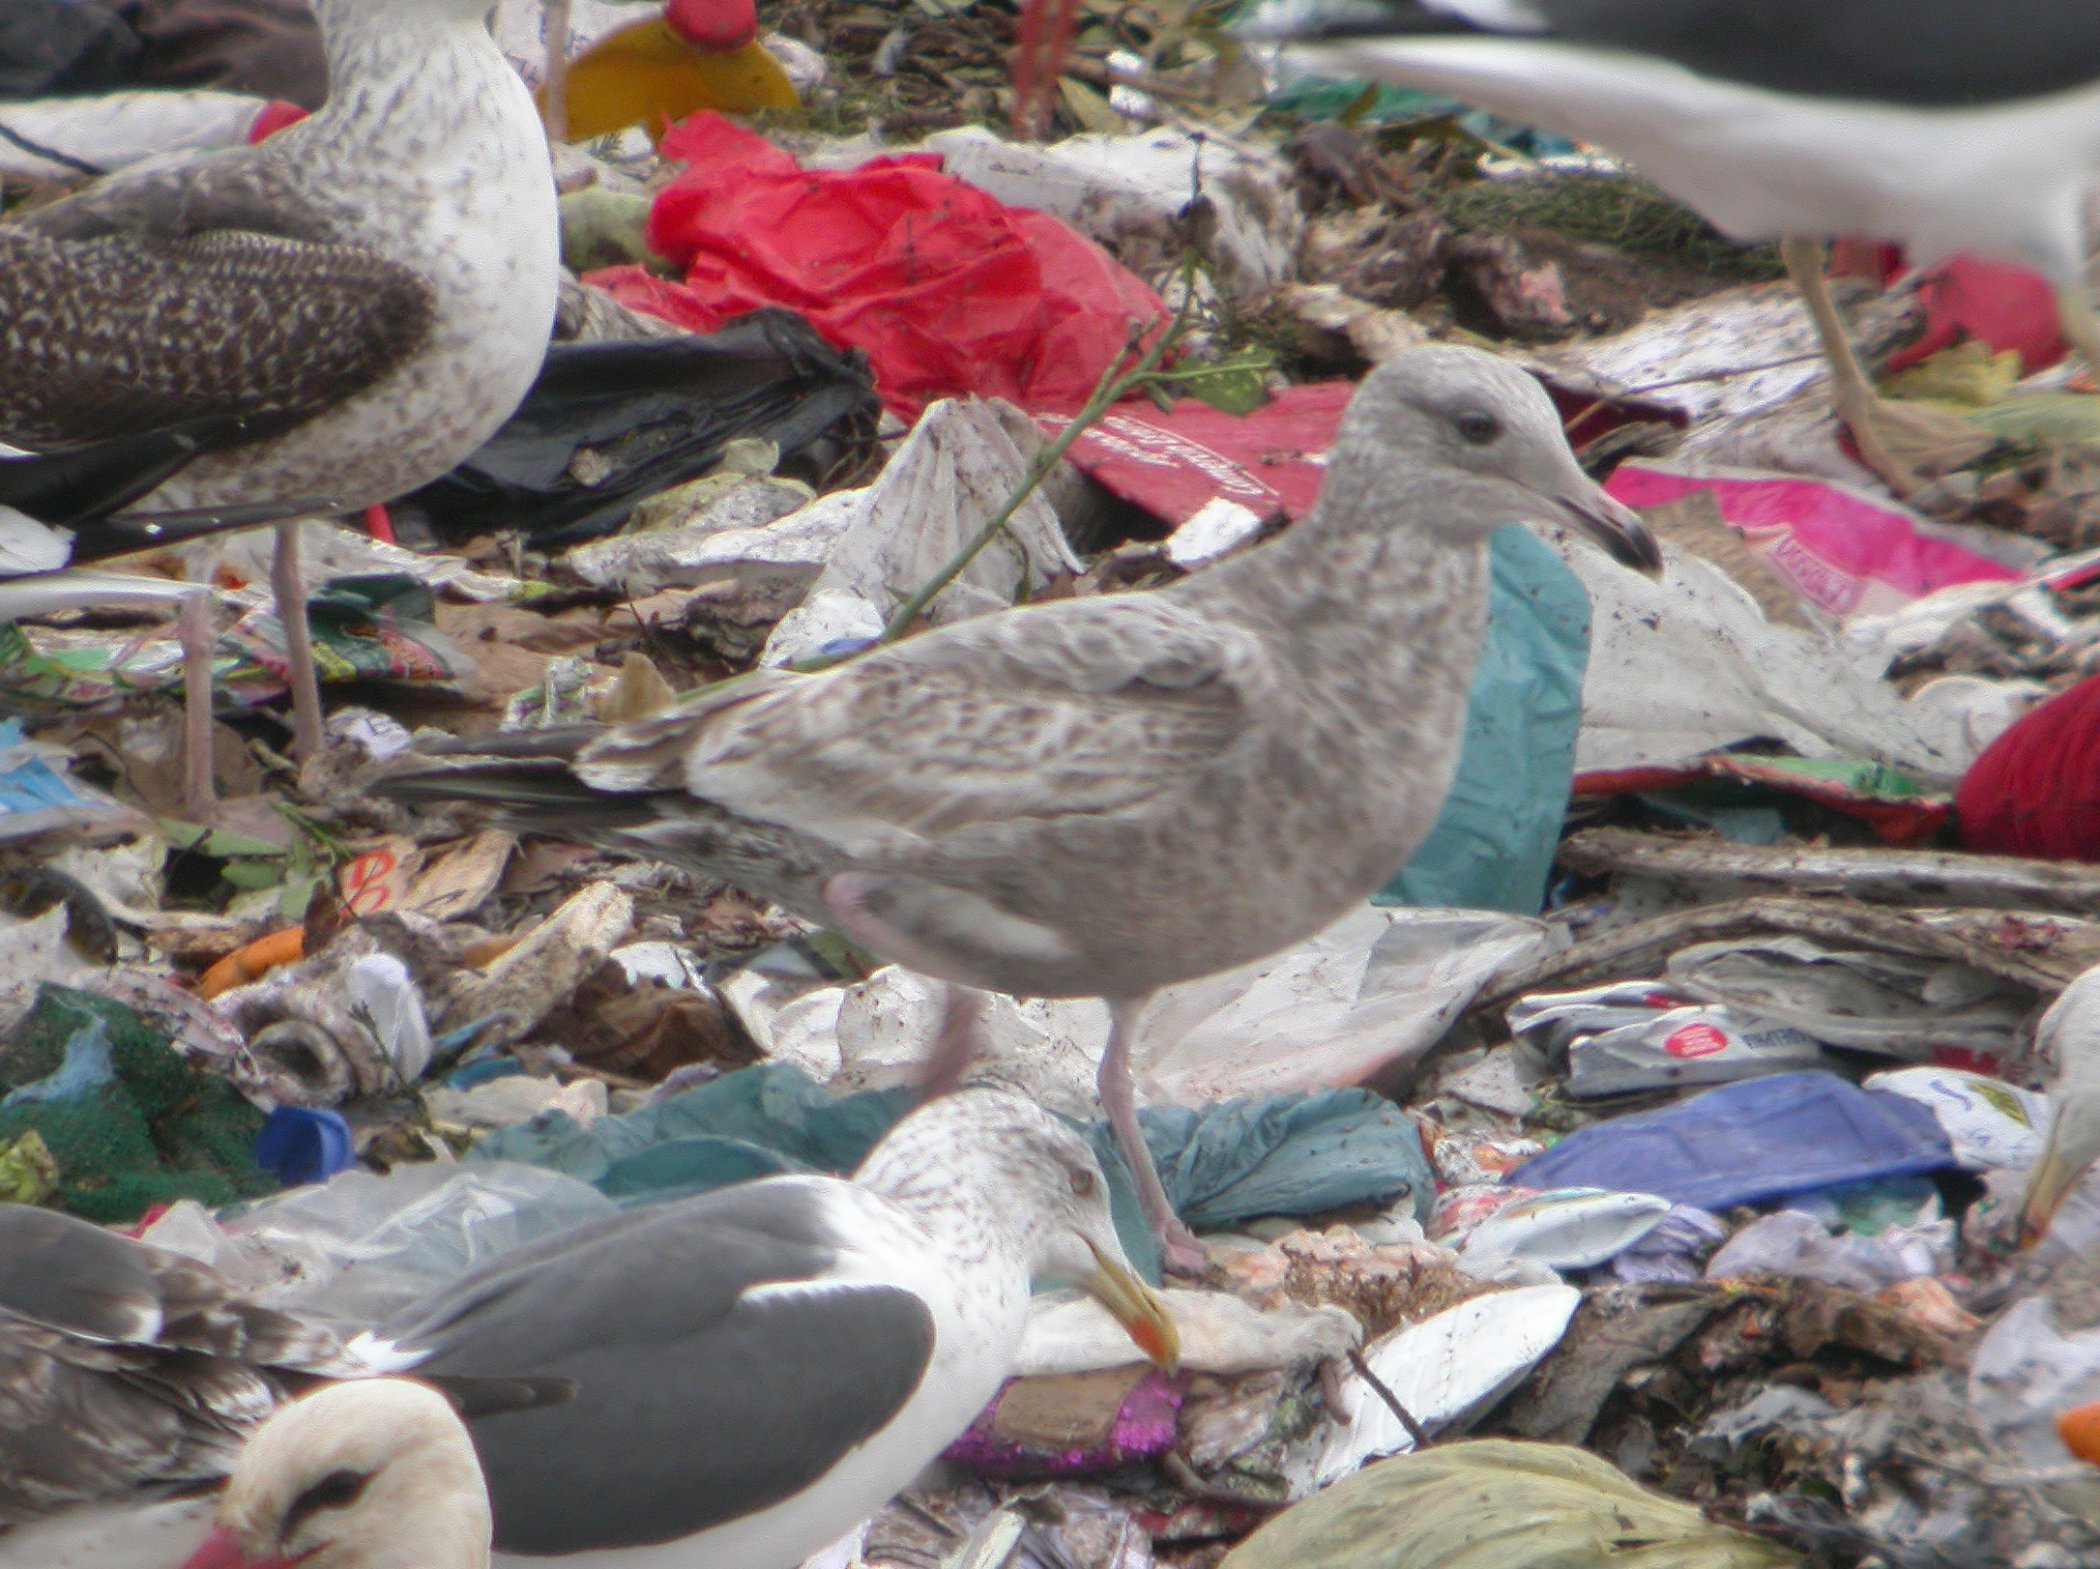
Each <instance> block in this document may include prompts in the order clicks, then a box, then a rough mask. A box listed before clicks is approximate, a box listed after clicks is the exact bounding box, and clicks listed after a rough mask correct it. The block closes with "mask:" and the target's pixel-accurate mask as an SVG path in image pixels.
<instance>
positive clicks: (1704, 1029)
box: [1663, 1024, 1728, 1057]
mask: <svg viewBox="0 0 2100 1569" xmlns="http://www.w3.org/2000/svg"><path fill="white" fill-rule="evenodd" d="M1663 1050H1664V1051H1666V1052H1668V1053H1669V1054H1670V1055H1671V1056H1672V1057H1711V1056H1712V1055H1713V1054H1714V1053H1715V1052H1717V1051H1726V1050H1728V1037H1727V1036H1726V1035H1724V1034H1722V1033H1721V1032H1720V1031H1719V1030H1717V1029H1715V1028H1714V1027H1713V1026H1712V1025H1711V1024H1687V1025H1686V1026H1685V1027H1684V1028H1683V1029H1681V1030H1672V1031H1671V1032H1670V1038H1669V1039H1668V1040H1666V1041H1664V1042H1663Z"/></svg>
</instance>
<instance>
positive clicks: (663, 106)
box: [538, 16, 802, 141]
mask: <svg viewBox="0 0 2100 1569" xmlns="http://www.w3.org/2000/svg"><path fill="white" fill-rule="evenodd" d="M538 97H539V101H540V108H541V109H542V111H544V110H545V109H546V106H547V104H546V89H545V88H542V89H541V90H540V92H539V94H538ZM801 102H802V100H801V99H799V98H797V97H796V96H795V88H794V84H793V83H791V82H789V81H788V79H787V73H786V72H785V71H783V70H781V68H780V62H779V61H778V60H775V59H774V58H773V57H772V56H771V55H770V54H768V53H766V48H765V45H763V44H761V43H759V42H758V41H757V40H756V39H753V40H752V41H751V42H750V43H748V44H745V45H744V46H743V47H742V48H741V49H732V50H730V51H729V52H728V53H726V54H703V53H702V52H701V51H700V50H698V49H695V48H694V47H693V46H692V45H691V44H689V43H687V42H686V41H685V40H684V39H682V38H680V37H679V36H678V35H677V34H676V33H674V32H672V31H671V29H670V27H669V25H668V24H667V23H666V22H665V21H664V19H663V18H662V17H660V16H655V17H650V18H648V19H646V20H644V21H640V22H631V23H629V24H628V25H627V26H625V27H622V28H619V29H617V30H616V31H614V32H610V33H607V34H606V35H605V36H604V37H603V38H601V39H599V40H598V41H597V42H596V43H595V44H592V45H591V47H590V48H588V49H586V50H585V51H584V52H583V53H582V54H580V55H578V56H577V57H576V58H575V59H574V60H572V61H570V62H569V139H570V140H571V141H581V140H583V139H585V138H587V137H592V136H610V135H611V134H612V133H613V132H615V131H622V130H625V129H626V128H627V127H628V126H630V125H639V126H642V127H644V128H645V129H646V130H647V131H648V132H649V135H650V136H651V137H652V138H653V137H656V136H658V135H661V134H662V132H663V129H664V127H665V126H666V125H667V124H675V123H676V122H678V121H680V120H683V119H684V118H685V117H686V116H687V115H689V114H694V113H696V112H698V111H699V110H702V109H721V110H725V111H727V112H730V113H749V112H750V111H752V110H754V109H795V108H799V107H800V106H801Z"/></svg>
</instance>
